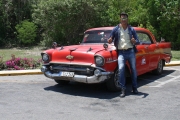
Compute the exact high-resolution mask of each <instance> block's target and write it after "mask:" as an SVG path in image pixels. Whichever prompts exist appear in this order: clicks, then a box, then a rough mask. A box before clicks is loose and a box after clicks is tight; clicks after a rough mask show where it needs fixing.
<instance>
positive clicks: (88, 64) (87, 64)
mask: <svg viewBox="0 0 180 120" xmlns="http://www.w3.org/2000/svg"><path fill="white" fill-rule="evenodd" d="M49 63H50V64H64V65H81V66H91V65H92V63H86V64H85V63H80V62H79V63H71V62H68V63H67V62H49Z"/></svg>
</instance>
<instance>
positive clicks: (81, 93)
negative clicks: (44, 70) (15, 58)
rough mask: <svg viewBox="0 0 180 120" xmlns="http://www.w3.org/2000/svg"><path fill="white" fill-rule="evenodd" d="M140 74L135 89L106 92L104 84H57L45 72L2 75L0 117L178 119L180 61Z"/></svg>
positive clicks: (11, 119) (34, 119)
mask: <svg viewBox="0 0 180 120" xmlns="http://www.w3.org/2000/svg"><path fill="white" fill-rule="evenodd" d="M164 69H165V70H164V73H163V74H162V75H160V76H156V75H152V74H151V73H148V74H144V75H142V76H139V77H138V84H139V88H138V90H139V92H140V93H139V94H138V95H134V94H132V93H131V91H130V88H131V83H128V84H127V96H126V97H125V98H120V97H119V96H118V95H119V93H118V92H116V93H113V92H108V91H107V89H106V87H105V85H104V84H94V85H87V84H80V83H71V84H69V85H67V86H59V85H57V84H56V83H55V82H54V81H52V80H51V79H48V78H46V77H44V76H43V75H23V76H9V77H8V76H4V77H0V118H1V120H121V119H122V120H137V119H138V120H179V119H180V116H179V113H180V94H179V90H180V88H179V86H180V66H172V67H165V68H164Z"/></svg>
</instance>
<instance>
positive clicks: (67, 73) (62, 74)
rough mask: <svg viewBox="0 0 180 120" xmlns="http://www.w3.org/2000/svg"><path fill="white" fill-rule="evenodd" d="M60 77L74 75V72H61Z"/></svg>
mask: <svg viewBox="0 0 180 120" xmlns="http://www.w3.org/2000/svg"><path fill="white" fill-rule="evenodd" d="M61 76H62V77H74V72H61Z"/></svg>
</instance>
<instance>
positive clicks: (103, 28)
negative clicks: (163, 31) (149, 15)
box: [85, 26, 148, 32]
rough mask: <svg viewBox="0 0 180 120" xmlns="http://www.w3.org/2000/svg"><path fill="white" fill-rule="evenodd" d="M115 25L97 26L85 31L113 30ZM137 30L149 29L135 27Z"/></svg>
mask: <svg viewBox="0 0 180 120" xmlns="http://www.w3.org/2000/svg"><path fill="white" fill-rule="evenodd" d="M114 27H115V26H111V27H97V28H90V29H88V30H86V31H85V32H88V31H94V30H112V29H113V28H114ZM133 28H134V29H135V30H136V31H148V30H147V29H145V28H141V27H133Z"/></svg>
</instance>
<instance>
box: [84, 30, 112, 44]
mask: <svg viewBox="0 0 180 120" xmlns="http://www.w3.org/2000/svg"><path fill="white" fill-rule="evenodd" d="M110 32H111V30H95V31H88V32H86V33H85V34H84V38H83V41H82V43H107V39H108V38H109V35H110Z"/></svg>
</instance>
